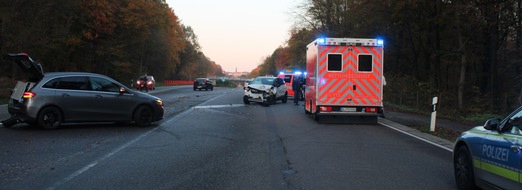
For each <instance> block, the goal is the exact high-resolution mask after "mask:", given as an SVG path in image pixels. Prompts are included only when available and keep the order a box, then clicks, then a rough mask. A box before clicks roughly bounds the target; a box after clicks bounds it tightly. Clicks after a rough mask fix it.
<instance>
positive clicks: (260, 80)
mask: <svg viewBox="0 0 522 190" xmlns="http://www.w3.org/2000/svg"><path fill="white" fill-rule="evenodd" d="M250 84H263V85H272V84H274V78H256V79H254V80H253V81H252V82H251V83H250Z"/></svg>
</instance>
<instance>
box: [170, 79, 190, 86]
mask: <svg viewBox="0 0 522 190" xmlns="http://www.w3.org/2000/svg"><path fill="white" fill-rule="evenodd" d="M193 84H194V81H193V80H163V85H165V86H176V85H193Z"/></svg>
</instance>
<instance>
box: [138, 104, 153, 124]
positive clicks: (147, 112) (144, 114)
mask: <svg viewBox="0 0 522 190" xmlns="http://www.w3.org/2000/svg"><path fill="white" fill-rule="evenodd" d="M152 116H153V112H152V109H151V108H150V107H149V106H140V107H138V109H136V111H135V112H134V122H135V124H136V125H137V126H140V127H146V126H150V125H151V124H152Z"/></svg>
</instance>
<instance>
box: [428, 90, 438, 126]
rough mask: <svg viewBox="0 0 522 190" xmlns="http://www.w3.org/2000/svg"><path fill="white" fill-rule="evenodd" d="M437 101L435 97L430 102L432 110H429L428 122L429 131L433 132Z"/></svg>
mask: <svg viewBox="0 0 522 190" xmlns="http://www.w3.org/2000/svg"><path fill="white" fill-rule="evenodd" d="M437 101H438V98H437V97H436V96H435V97H433V100H432V101H431V105H432V108H433V109H432V110H431V122H430V131H431V132H433V131H435V120H436V119H437Z"/></svg>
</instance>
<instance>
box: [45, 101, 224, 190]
mask: <svg viewBox="0 0 522 190" xmlns="http://www.w3.org/2000/svg"><path fill="white" fill-rule="evenodd" d="M223 95H226V94H222V95H220V96H217V97H214V98H211V99H210V100H207V101H205V102H203V103H201V104H205V103H208V102H211V101H213V100H215V99H217V98H219V97H221V96H223ZM193 110H194V109H187V110H185V111H183V112H181V113H180V114H178V115H176V116H174V117H172V118H171V119H169V120H167V121H165V122H163V123H161V124H160V125H159V126H158V127H155V128H153V129H151V130H149V131H147V132H145V133H143V134H142V135H140V136H138V137H136V138H135V139H133V140H131V141H129V142H127V143H125V144H123V145H122V146H120V147H118V148H116V149H114V150H113V151H111V152H109V153H107V154H105V155H104V156H102V157H101V158H99V159H96V160H95V161H93V162H92V163H90V164H88V165H87V166H85V167H83V168H81V169H80V170H78V171H76V172H74V173H72V174H71V175H69V176H67V177H65V178H63V179H62V180H60V181H58V182H56V183H55V184H53V185H52V186H50V187H47V188H45V189H48V190H53V189H56V188H58V187H60V186H61V185H63V184H65V183H67V182H69V181H71V180H72V179H74V178H75V177H77V176H79V175H81V174H82V173H84V172H86V171H87V170H89V169H91V168H93V167H95V166H97V165H98V164H100V163H102V162H103V161H105V160H107V159H108V158H110V157H112V156H114V155H115V154H117V153H118V152H120V151H122V150H123V149H125V148H127V147H129V146H131V145H132V144H134V143H136V142H137V141H139V140H141V139H143V138H144V137H146V136H147V135H149V134H150V133H152V132H154V131H156V130H159V129H160V128H163V127H165V124H167V123H170V122H172V121H173V120H176V119H180V118H182V117H184V116H185V115H186V114H188V113H190V112H192V111H193Z"/></svg>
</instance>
